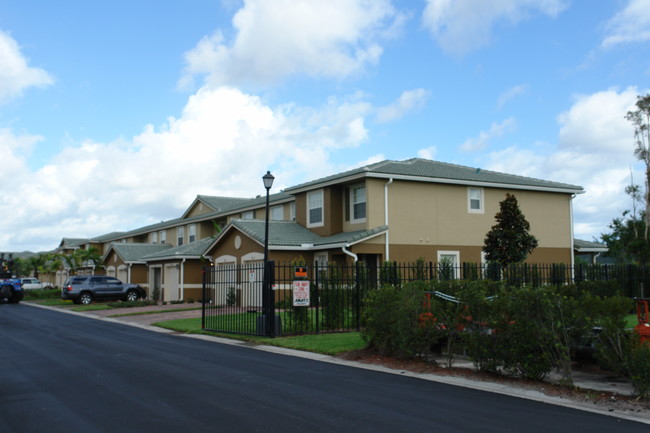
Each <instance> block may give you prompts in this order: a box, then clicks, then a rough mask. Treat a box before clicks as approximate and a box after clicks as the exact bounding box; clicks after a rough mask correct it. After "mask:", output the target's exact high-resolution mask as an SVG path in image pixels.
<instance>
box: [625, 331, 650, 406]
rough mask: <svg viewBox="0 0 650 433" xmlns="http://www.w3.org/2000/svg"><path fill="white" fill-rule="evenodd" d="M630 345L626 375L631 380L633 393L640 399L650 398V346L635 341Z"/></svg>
mask: <svg viewBox="0 0 650 433" xmlns="http://www.w3.org/2000/svg"><path fill="white" fill-rule="evenodd" d="M634 338H635V342H633V343H632V344H630V349H629V353H628V366H627V368H628V373H629V375H630V379H632V386H633V387H634V393H635V394H636V395H638V396H639V397H641V398H648V397H650V344H648V343H646V344H642V343H640V342H638V340H636V339H637V338H638V336H637V335H635V336H634Z"/></svg>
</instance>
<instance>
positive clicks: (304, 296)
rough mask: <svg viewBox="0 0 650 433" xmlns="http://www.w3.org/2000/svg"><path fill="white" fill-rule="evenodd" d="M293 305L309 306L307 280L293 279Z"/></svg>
mask: <svg viewBox="0 0 650 433" xmlns="http://www.w3.org/2000/svg"><path fill="white" fill-rule="evenodd" d="M293 306H294V307H309V280H294V281H293Z"/></svg>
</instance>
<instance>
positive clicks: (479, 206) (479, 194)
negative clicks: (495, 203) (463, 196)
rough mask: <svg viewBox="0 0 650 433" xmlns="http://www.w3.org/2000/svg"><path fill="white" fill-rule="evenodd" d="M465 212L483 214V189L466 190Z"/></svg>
mask: <svg viewBox="0 0 650 433" xmlns="http://www.w3.org/2000/svg"><path fill="white" fill-rule="evenodd" d="M467 212H469V213H484V212H485V209H484V208H483V188H467Z"/></svg>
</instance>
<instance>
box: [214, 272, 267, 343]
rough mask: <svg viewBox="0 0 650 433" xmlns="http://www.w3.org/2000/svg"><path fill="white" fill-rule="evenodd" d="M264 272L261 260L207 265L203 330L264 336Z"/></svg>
mask: <svg viewBox="0 0 650 433" xmlns="http://www.w3.org/2000/svg"><path fill="white" fill-rule="evenodd" d="M263 274H264V265H263V263H261V262H253V263H247V264H242V265H235V264H224V265H219V264H216V265H215V266H211V267H206V268H204V270H203V315H202V327H203V329H205V330H210V331H216V332H226V333H235V334H253V335H263V332H264V329H263V327H260V325H259V323H258V322H259V321H261V320H263V308H262V307H263V305H262V304H263V303H262V285H263Z"/></svg>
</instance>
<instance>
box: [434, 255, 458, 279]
mask: <svg viewBox="0 0 650 433" xmlns="http://www.w3.org/2000/svg"><path fill="white" fill-rule="evenodd" d="M438 273H439V277H440V279H441V280H443V279H444V280H452V279H459V278H460V252H458V251H438Z"/></svg>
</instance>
